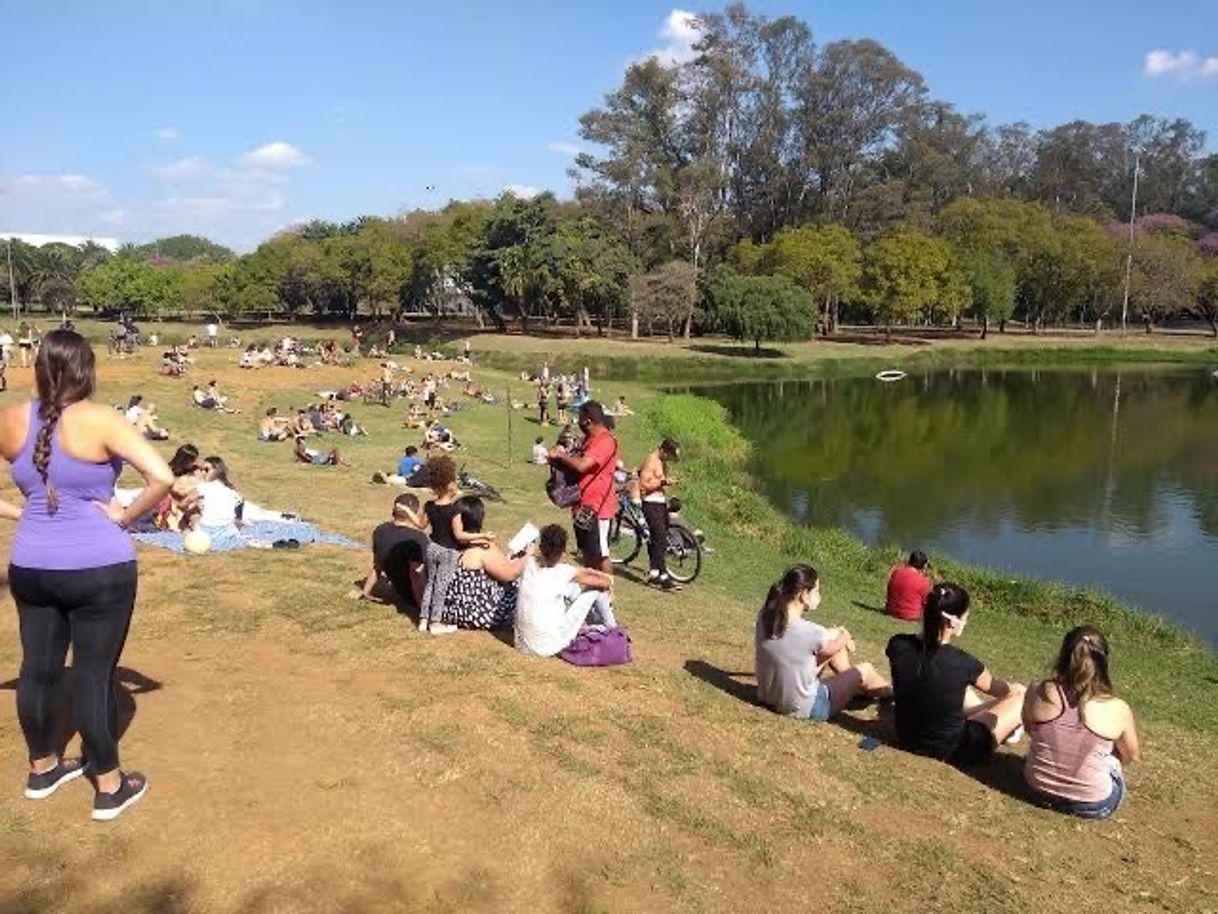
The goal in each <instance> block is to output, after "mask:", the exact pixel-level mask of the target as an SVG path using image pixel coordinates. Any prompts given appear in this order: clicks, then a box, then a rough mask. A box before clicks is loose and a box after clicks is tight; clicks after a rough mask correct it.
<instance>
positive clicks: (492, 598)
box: [353, 452, 617, 657]
mask: <svg viewBox="0 0 1218 914" xmlns="http://www.w3.org/2000/svg"><path fill="white" fill-rule="evenodd" d="M416 455H417V452H415V453H408V454H406V455H404V457H403V462H402V463H403V464H405V465H399V469H400V470H410V471H411V473H412V475H413V474H414V473H415V472H417V471H418V470H420V469H421V470H422V471H423V472H424V473H425V475H426V479H427V482H428V485H429V486H430V488H431V492H432V497H431V498H430V499H429V500H428V501H427V502H426V503H425V504H423V505H422V506H420V504H419V499H418V498H417V497H416V496H415V495H413V494H411V493H403V494H401V495H399V496H397V498H395V499H394V503H393V513H392V517H391V519H390V520H389V521H386V522H385V523H383V524H381V525H380V526H378V527H377V528H376V530H375V531H373V535H372V563H371V566H370V567H369V570H368V574H367V576H366V578H365V580H364V583H363V587H362V588H360V589H359V590H357V591H355V592H353V596H354V597H356V598H359V599H368V598H372V597H374V596H376V595H377V594H378V590H379V592H380V593H382V594H383V593H384V592H385V591H386V590H388V591H389V599H392V600H393V602H395V603H396V604H397V605H398V607H399V610H401V611H403V612H415V613H417V617H418V627H419V630H420V631H425V632H429V633H430V634H433V635H444V634H450V633H452V632H455V631H457V630H459V629H483V630H493V629H503V628H507V627H514V630H515V637H514V641H515V644H516V646H517V647H518V648H519V649H520V650H521V651H522V652H524V653H528V654H534V655H538V656H545V657H548V656H553V655H555V654H558V653H559V652H561V651H562V650H563V649H564V648H566V647H567V646H568V645H569V644H571V642H572V641H574V640H575V638H576V637H577V636H578V635H579V633H580V630H581V628H583V627H584V626H585V625H589V624H591V625H601V626H605V627H607V628H612V627H616V625H617V622H616V619H615V618H614V615H613V609H612V605H611V599H610V594H611V591H612V586H613V579H612V577H611V576H610V575H609V574H607V573H605V572H603V571H600V570H597V569H592V568H578V567H576V566H574V565H571V564H568V563H566V562H564V561H563V558H564V556H565V554H566V551H567V531H566V530H565V529H564V528H563V527H560V526H558V525H553V524H552V525H549V526H546V527H543V528H542V529H541V530H540V531H538V532H537V537H536V539H535V541H533V542H530V543H528V544H524V545H522V546H521V548H520V549H519V550H518V551H516V552H514V553H512V554H509V552H508V551H507V550H506V549H505V548H503V547H502V546H501V545H500V544H499V543H498V542H497V540H496V538H495V536H494V535H493V534H491V533H488V532H485V521H486V505H485V504H484V503H483V501H482V499H480V498H478V497H476V496H469V495H466V496H462V495H461V494H460V491H459V489H458V486H457V468H456V464H455V463H454V462H453V460H452V458H450V457H448V456H446V455H437V456H433V457H431V458H429V459H428V461H427V462H426V464H425V465H423V466H422V467H419V465H418V464H417V463H411V462H409V461H411V460H412V459H413V460H415V461H417V456H416ZM518 545H520V544H518Z"/></svg>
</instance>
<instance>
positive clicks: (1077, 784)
mask: <svg viewBox="0 0 1218 914" xmlns="http://www.w3.org/2000/svg"><path fill="white" fill-rule="evenodd" d="M1054 686H1055V687H1056V688H1057V695H1058V698H1059V700H1060V701H1061V703H1062V711H1061V713H1060V714H1058V715H1057V717H1055V718H1053V719H1052V720H1049V721H1045V722H1044V723H1034V724H1032V725H1031V726H1030V727H1029V728H1028V736H1029V737H1030V738H1031V745H1030V746H1029V747H1028V754H1027V757H1026V758H1025V759H1024V766H1023V776H1024V779H1025V780H1026V781H1027V782H1028V785H1029V786H1030V787H1032V789H1033V790H1037V791H1039V792H1040V793H1045V794H1048V795H1049V796H1052V797H1059V798H1061V799H1063V800H1073V801H1075V802H1078V803H1097V802H1099V801H1100V800H1105V799H1107V798H1108V796H1109V795H1110V794H1111V793H1112V774H1111V773H1110V770H1109V768H1108V757H1109V756H1110V755H1112V740H1110V739H1107V738H1105V737H1103V736H1100V735H1099V734H1098V733H1095V732H1094V731H1092V730H1089V729H1087V725H1086V724H1085V723H1083V717H1082V714H1081V713H1079V709H1078V707H1077V706H1075V705H1071V704H1070V703H1069V702H1067V701H1066V693H1065V692H1064V691H1063V690H1062V687H1061V686H1060V685H1058V684H1057V683H1054Z"/></svg>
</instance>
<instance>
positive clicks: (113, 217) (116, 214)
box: [97, 209, 127, 225]
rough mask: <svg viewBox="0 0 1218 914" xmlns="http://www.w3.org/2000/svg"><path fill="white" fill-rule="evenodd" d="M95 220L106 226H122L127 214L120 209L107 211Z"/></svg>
mask: <svg viewBox="0 0 1218 914" xmlns="http://www.w3.org/2000/svg"><path fill="white" fill-rule="evenodd" d="M97 218H98V219H100V220H101V221H102V222H104V223H106V224H107V225H122V223H123V220H124V219H126V218H127V214H126V213H125V212H123V210H121V209H108V210H106V211H105V212H104V213H102V214H101V215H100V216H98V217H97Z"/></svg>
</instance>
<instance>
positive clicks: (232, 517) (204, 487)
mask: <svg viewBox="0 0 1218 914" xmlns="http://www.w3.org/2000/svg"><path fill="white" fill-rule="evenodd" d="M203 463H204V465H205V466H206V467H207V477H206V478H205V479H204V480H203V481H202V482H200V483H199V485H198V492H199V501H200V504H201V507H202V514H200V516H199V524H200V525H201V526H203V527H211V528H213V529H214V528H217V527H240V526H241V514H242V509H243V508H244V507H245V499H244V498H242V497H241V494H240V493H239V492H237V490H236V489H234V488H233V486H232V483H230V482H229V481H228V466H227V465H226V464H225V463H224V461H223V459H221V458H220V457H208V458H207V459H206V460H205V461H203Z"/></svg>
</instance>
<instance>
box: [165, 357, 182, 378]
mask: <svg viewBox="0 0 1218 914" xmlns="http://www.w3.org/2000/svg"><path fill="white" fill-rule="evenodd" d="M185 371H186V366H185V365H183V364H182V363H181V362H180V361H179V360H178V357H177V354H176V353H174V352H165V353H163V354H162V355H161V374H163V375H165V376H167V377H170V378H177V377H180V376H181V375H182V374H183V373H184V372H185Z"/></svg>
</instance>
